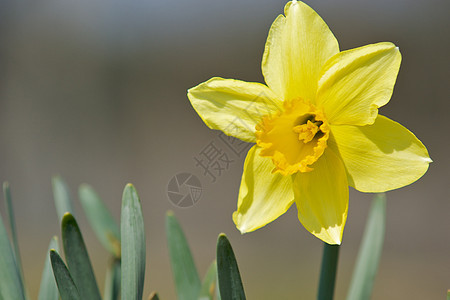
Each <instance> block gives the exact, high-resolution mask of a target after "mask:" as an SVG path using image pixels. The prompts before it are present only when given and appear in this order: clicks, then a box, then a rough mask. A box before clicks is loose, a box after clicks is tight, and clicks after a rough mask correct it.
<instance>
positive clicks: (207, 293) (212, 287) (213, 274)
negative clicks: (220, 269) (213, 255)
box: [198, 261, 217, 300]
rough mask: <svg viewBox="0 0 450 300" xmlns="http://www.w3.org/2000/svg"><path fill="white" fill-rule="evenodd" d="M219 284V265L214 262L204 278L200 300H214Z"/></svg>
mask: <svg viewBox="0 0 450 300" xmlns="http://www.w3.org/2000/svg"><path fill="white" fill-rule="evenodd" d="M216 284H217V264H216V261H213V262H212V263H211V265H210V266H209V268H208V272H206V275H205V278H203V282H202V288H201V290H200V296H199V297H198V299H199V300H213V299H214V294H215V291H216Z"/></svg>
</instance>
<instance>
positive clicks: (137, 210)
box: [120, 184, 146, 300]
mask: <svg viewBox="0 0 450 300" xmlns="http://www.w3.org/2000/svg"><path fill="white" fill-rule="evenodd" d="M120 223H121V224H120V236H121V238H122V243H121V249H122V270H121V271H122V275H121V284H122V287H121V299H127V300H133V299H135V300H141V299H142V293H143V288H144V279H145V259H146V258H145V232H144V219H143V216H142V208H141V202H140V200H139V196H138V194H137V192H136V189H135V188H134V186H133V185H131V184H127V185H126V187H125V189H124V191H123V197H122V212H121V222H120Z"/></svg>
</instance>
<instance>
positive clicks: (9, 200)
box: [3, 182, 28, 298]
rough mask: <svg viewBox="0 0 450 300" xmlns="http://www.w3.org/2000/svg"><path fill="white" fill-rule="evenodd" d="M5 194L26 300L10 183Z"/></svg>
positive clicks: (4, 185)
mask: <svg viewBox="0 0 450 300" xmlns="http://www.w3.org/2000/svg"><path fill="white" fill-rule="evenodd" d="M3 193H4V196H5V203H6V208H7V212H8V219H9V227H10V228H11V236H12V245H13V250H14V255H15V258H16V264H17V269H18V271H19V276H20V285H21V287H22V290H23V291H24V295H25V298H28V297H27V291H26V289H25V280H24V277H23V267H22V260H21V258H20V250H19V243H18V239H17V230H16V222H15V217H14V209H13V204H12V197H11V190H10V188H9V183H8V182H4V183H3Z"/></svg>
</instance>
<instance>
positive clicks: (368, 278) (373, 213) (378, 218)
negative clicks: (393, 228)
mask: <svg viewBox="0 0 450 300" xmlns="http://www.w3.org/2000/svg"><path fill="white" fill-rule="evenodd" d="M385 230H386V196H385V195H384V194H377V195H376V196H375V198H374V199H373V201H372V205H371V208H370V212H369V217H368V219H367V224H366V228H365V230H364V235H363V240H362V242H361V246H360V248H359V253H358V257H357V259H356V265H355V269H354V271H353V277H352V281H351V283H350V288H349V292H348V295H347V300H357V299H370V295H371V293H372V288H373V284H374V281H375V275H376V273H377V270H378V263H379V261H380V257H381V252H382V249H383V242H384V233H385Z"/></svg>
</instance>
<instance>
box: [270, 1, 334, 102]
mask: <svg viewBox="0 0 450 300" xmlns="http://www.w3.org/2000/svg"><path fill="white" fill-rule="evenodd" d="M284 12H285V15H286V17H284V16H282V15H280V16H278V18H277V19H276V20H275V22H274V23H273V24H272V27H271V28H270V31H269V36H268V38H267V42H266V46H265V49H264V55H263V60H262V72H263V75H264V78H265V81H266V83H267V85H268V86H269V87H270V88H271V89H272V90H273V91H274V92H275V93H276V94H277V95H279V96H280V97H282V98H283V99H285V100H292V99H297V98H302V99H304V100H307V101H311V102H314V99H315V95H316V91H317V82H318V80H319V74H320V71H321V70H322V67H323V66H324V65H325V63H326V61H327V60H328V59H329V58H330V57H332V56H333V55H335V54H336V53H338V52H339V45H338V42H337V40H336V38H335V37H334V35H333V33H332V32H331V31H330V29H329V28H328V26H327V24H326V23H325V22H324V21H323V20H322V18H321V17H320V16H319V15H318V14H317V13H316V12H315V11H314V10H313V9H312V8H311V7H309V6H308V5H306V4H305V3H303V2H300V1H292V2H289V3H288V4H286V7H285V9H284Z"/></svg>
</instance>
